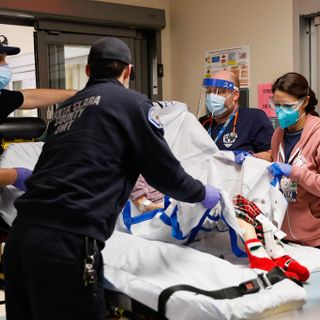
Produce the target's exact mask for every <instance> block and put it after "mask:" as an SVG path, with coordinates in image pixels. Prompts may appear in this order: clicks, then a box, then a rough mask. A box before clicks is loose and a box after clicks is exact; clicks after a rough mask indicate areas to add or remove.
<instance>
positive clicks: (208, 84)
mask: <svg viewBox="0 0 320 320" xmlns="http://www.w3.org/2000/svg"><path fill="white" fill-rule="evenodd" d="M209 88H211V89H213V90H212V91H213V92H210V93H208V92H207V91H208V89H209ZM219 89H227V90H230V91H233V90H235V89H237V87H235V86H234V83H233V82H231V81H227V80H222V79H217V78H205V79H203V83H202V91H201V96H200V102H199V105H198V110H197V117H198V118H200V117H201V116H204V115H207V114H208V112H209V113H210V114H211V115H212V116H213V117H216V116H219V115H221V114H223V113H224V112H225V111H226V110H227V107H226V106H225V100H226V99H227V98H229V97H230V96H231V95H232V94H233V92H231V93H230V94H229V95H228V96H227V97H223V96H221V95H219V94H217V93H218V92H219ZM214 92H215V93H214Z"/></svg>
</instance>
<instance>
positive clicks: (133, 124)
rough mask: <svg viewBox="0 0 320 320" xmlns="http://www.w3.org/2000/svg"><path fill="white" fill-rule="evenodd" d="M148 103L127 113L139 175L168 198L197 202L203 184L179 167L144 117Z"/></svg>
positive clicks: (159, 133) (202, 194)
mask: <svg viewBox="0 0 320 320" xmlns="http://www.w3.org/2000/svg"><path fill="white" fill-rule="evenodd" d="M150 107H152V104H151V102H147V103H144V104H143V105H141V106H140V108H135V110H132V112H131V113H130V120H131V121H128V127H127V129H128V135H129V140H130V145H131V147H132V156H133V158H134V161H135V162H136V163H137V164H138V165H139V167H140V168H139V169H140V171H141V174H142V175H143V176H144V177H145V179H146V180H147V181H148V183H149V184H150V185H152V186H153V187H154V188H156V189H157V190H159V191H160V192H162V193H164V194H166V195H169V196H170V197H172V198H174V199H176V200H180V201H185V202H191V203H193V202H201V201H202V200H203V199H204V197H205V187H204V185H203V184H202V183H201V182H200V181H198V180H196V179H194V178H192V177H191V176H190V175H189V174H187V173H186V172H185V171H184V169H183V168H182V166H181V164H180V162H179V161H178V160H177V159H176V158H175V156H174V155H173V153H172V152H171V150H170V148H169V146H168V144H167V142H166V141H165V139H164V137H163V129H158V128H157V127H156V126H155V125H153V124H152V123H151V122H150V121H149V120H148V114H149V110H150Z"/></svg>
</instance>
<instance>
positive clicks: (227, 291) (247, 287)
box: [158, 267, 302, 319]
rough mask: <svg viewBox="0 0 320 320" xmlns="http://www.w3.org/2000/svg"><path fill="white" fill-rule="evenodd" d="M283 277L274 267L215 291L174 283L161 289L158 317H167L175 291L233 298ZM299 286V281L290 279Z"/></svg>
mask: <svg viewBox="0 0 320 320" xmlns="http://www.w3.org/2000/svg"><path fill="white" fill-rule="evenodd" d="M283 279H289V278H288V277H287V276H286V275H285V273H284V272H283V271H282V269H280V268H279V267H275V268H274V269H272V270H271V271H269V272H268V273H262V274H259V275H258V277H257V278H255V279H251V280H248V281H245V282H242V283H240V284H239V285H238V286H234V287H228V288H224V289H220V290H215V291H206V290H202V289H199V288H196V287H193V286H189V285H184V284H181V285H176V286H172V287H169V288H167V289H165V290H163V291H162V292H161V294H160V296H159V299H158V313H159V319H167V318H166V316H165V312H166V303H167V301H168V300H169V298H170V296H171V295H172V294H173V293H175V292H176V291H181V290H183V291H191V292H195V293H198V294H202V295H205V296H208V297H211V298H214V299H234V298H238V297H241V296H243V295H245V294H250V293H256V292H258V291H259V290H260V289H269V288H271V286H272V285H273V284H275V283H277V282H279V281H281V280H283ZM290 280H293V281H294V282H296V283H297V284H299V285H300V286H302V284H301V282H299V281H297V280H295V279H291V278H290Z"/></svg>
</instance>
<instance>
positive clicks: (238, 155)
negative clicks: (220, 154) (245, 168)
mask: <svg viewBox="0 0 320 320" xmlns="http://www.w3.org/2000/svg"><path fill="white" fill-rule="evenodd" d="M233 154H234V162H235V163H236V164H239V165H241V164H242V163H243V161H244V159H245V158H246V157H248V156H249V157H252V153H251V152H249V151H238V150H233Z"/></svg>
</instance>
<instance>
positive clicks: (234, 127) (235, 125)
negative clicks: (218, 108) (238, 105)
mask: <svg viewBox="0 0 320 320" xmlns="http://www.w3.org/2000/svg"><path fill="white" fill-rule="evenodd" d="M233 119H234V120H233ZM232 120H233V128H232V134H233V135H234V136H235V135H236V127H237V120H238V111H237V112H236V113H232V114H231V116H230V118H229V119H228V120H227V122H225V124H224V125H223V127H222V128H221V129H220V131H219V132H218V134H217V136H216V138H215V139H214V142H217V141H218V140H219V139H220V138H221V136H222V134H223V133H224V131H225V130H226V128H227V126H228V125H229V123H230V122H231V121H232ZM211 128H212V123H211V125H210V127H209V128H208V133H209V135H210V136H211Z"/></svg>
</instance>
